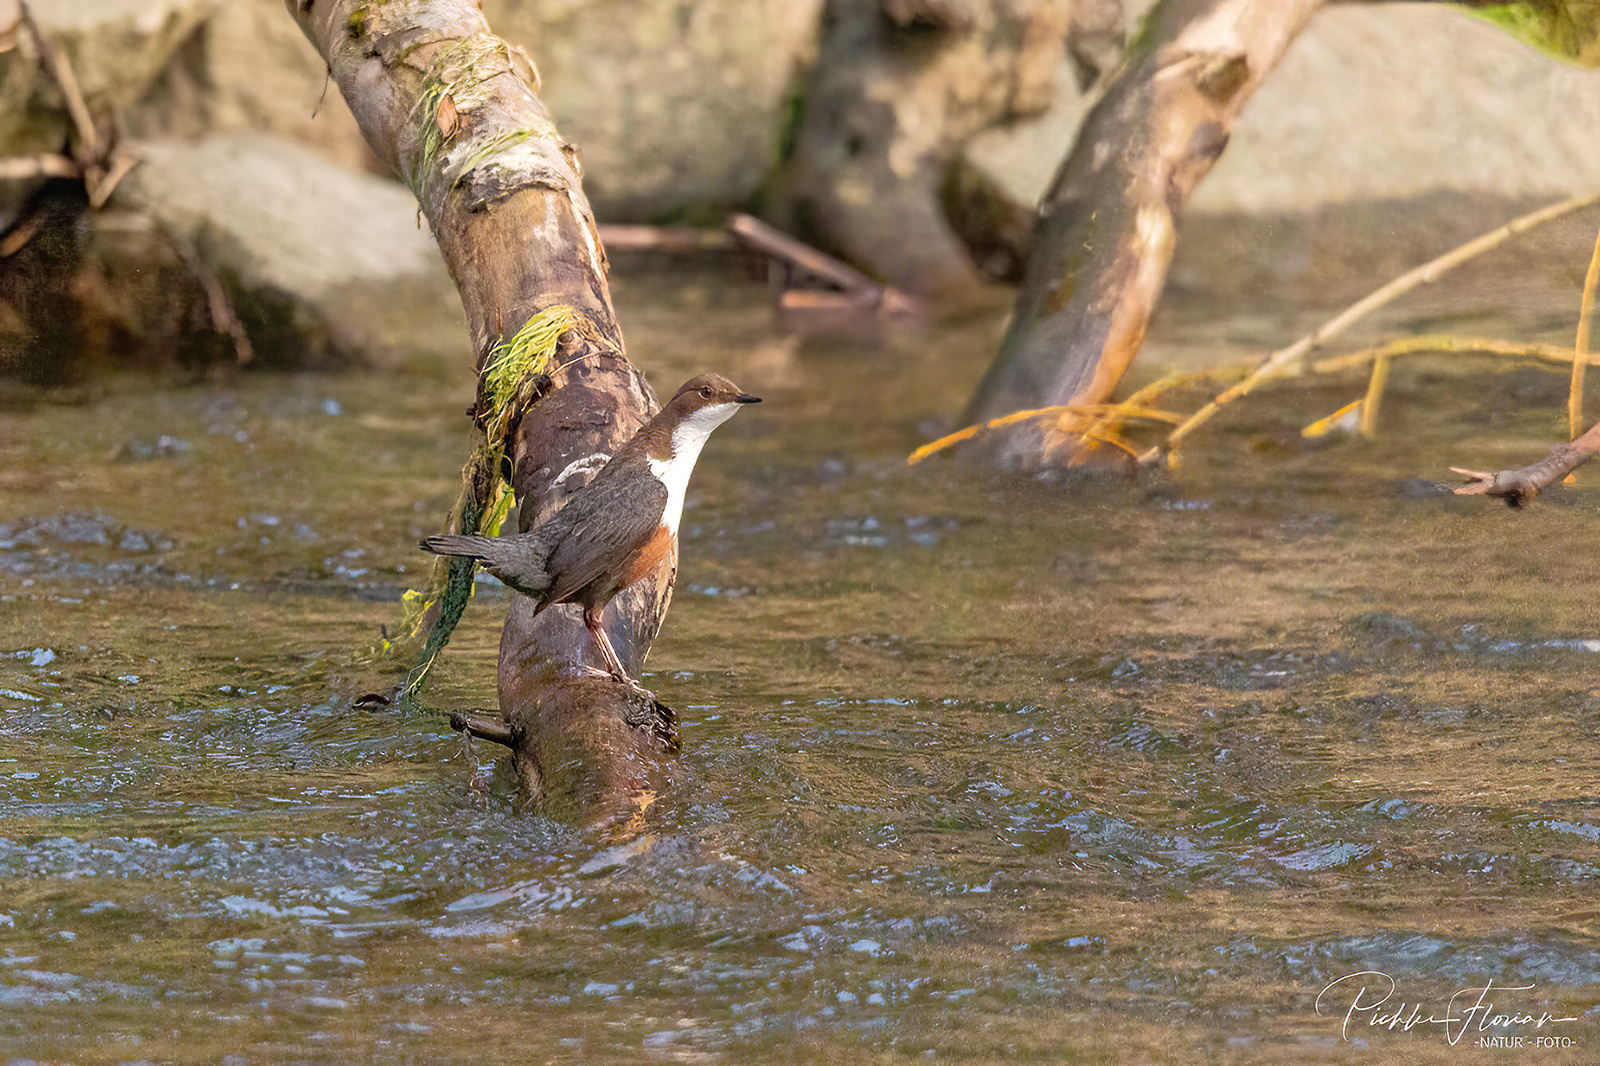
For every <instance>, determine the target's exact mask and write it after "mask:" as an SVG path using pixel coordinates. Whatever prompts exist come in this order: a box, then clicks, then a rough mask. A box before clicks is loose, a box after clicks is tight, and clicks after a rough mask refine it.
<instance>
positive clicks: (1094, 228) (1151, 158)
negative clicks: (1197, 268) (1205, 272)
mask: <svg viewBox="0 0 1600 1066" xmlns="http://www.w3.org/2000/svg"><path fill="white" fill-rule="evenodd" d="M1322 2H1323V0H1162V2H1161V3H1160V4H1159V5H1157V7H1156V9H1155V10H1154V11H1153V12H1152V13H1151V15H1150V18H1149V21H1148V22H1147V23H1146V27H1145V31H1144V33H1143V35H1142V37H1141V38H1140V39H1139V40H1138V41H1136V42H1135V43H1134V44H1133V46H1132V47H1131V49H1130V55H1129V57H1128V63H1127V65H1126V66H1125V67H1124V68H1123V69H1122V71H1121V73H1119V74H1118V75H1117V76H1116V77H1115V78H1114V79H1113V80H1112V82H1111V83H1110V85H1108V86H1107V89H1106V93H1105V95H1104V96H1103V97H1102V98H1101V100H1100V102H1099V103H1098V104H1097V105H1096V106H1095V108H1094V109H1093V110H1092V111H1091V112H1090V114H1089V116H1088V118H1087V119H1086V120H1085V122H1084V125H1083V128H1082V129H1081V130H1080V131H1079V133H1078V138H1077V141H1076V143H1075V144H1074V146H1073V149H1072V151H1071V153H1070V154H1069V155H1068V157H1067V159H1066V161H1065V162H1064V163H1063V164H1062V167H1061V169H1060V171H1059V172H1058V173H1057V175H1056V178H1055V181H1054V182H1053V184H1052V186H1051V189H1050V191H1049V193H1048V194H1047V195H1046V197H1045V199H1044V202H1043V204H1042V205H1041V207H1040V218H1039V221H1038V224H1037V226H1036V227H1035V232H1034V241H1033V249H1032V252H1031V254H1030V257H1029V261H1028V265H1027V270H1026V274H1025V277H1024V280H1023V287H1022V292H1021V294H1020V296H1019V298H1018V302H1017V309H1016V313H1015V314H1014V315H1013V317H1012V322H1011V327H1010V329H1009V331H1008V332H1007V335H1006V337H1005V340H1004V341H1003V342H1002V344H1001V348H1000V354H999V355H998V357H997V358H996V360H995V362H994V364H993V365H992V366H991V367H990V369H989V372H988V374H987V375H986V376H985V377H984V379H983V381H982V383H981V384H980V385H979V387H978V391H977V395H976V396H975V398H974V399H973V402H972V405H971V408H970V410H969V413H968V414H969V417H968V421H969V422H972V423H978V422H984V421H988V420H990V419H993V418H998V417H1001V416H1003V415H1006V414H1009V413H1011V412H1013V411H1019V410H1030V409H1037V408H1043V407H1054V406H1068V405H1079V406H1086V405H1092V404H1096V403H1103V402H1105V401H1107V400H1109V399H1110V397H1111V392H1112V390H1113V389H1114V388H1115V387H1116V384H1117V382H1118V381H1119V380H1120V379H1121V377H1122V374H1123V372H1124V371H1126V370H1127V368H1128V366H1129V365H1130V364H1131V363H1132V361H1133V359H1134V357H1135V356H1136V355H1137V354H1138V351H1139V348H1140V345H1141V344H1143V342H1144V334H1145V328H1146V325H1147V324H1148V322H1149V320H1150V315H1151V313H1152V312H1153V311H1154V309H1155V304H1156V300H1157V299H1158V298H1159V297H1160V295H1161V289H1162V287H1163V285H1164V284H1165V282H1166V276H1167V268H1168V266H1169V264H1170V263H1171V260H1172V252H1173V247H1174V244H1175V243H1176V240H1177V225H1178V219H1179V216H1180V214H1181V213H1182V210H1183V206H1184V204H1185V203H1186V202H1187V201H1188V199H1189V196H1190V194H1191V193H1192V192H1193V191H1194V189H1195V187H1196V186H1197V185H1198V184H1199V182H1200V179H1201V178H1202V177H1204V176H1205V174H1206V172H1207V171H1209V170H1210V169H1211V165H1212V163H1214V162H1215V161H1216V159H1217V157H1218V156H1219V155H1221V153H1222V150H1223V148H1224V147H1225V146H1226V145H1227V142H1228V135H1229V132H1230V130H1231V129H1232V126H1233V122H1234V119H1235V118H1236V117H1237V116H1238V114H1239V110H1240V108H1241V107H1242V106H1243V105H1244V102H1245V101H1246V100H1247V99H1248V98H1249V97H1250V94H1251V93H1252V92H1254V91H1255V89H1256V87H1257V86H1258V85H1260V84H1261V82H1262V80H1263V79H1264V78H1265V77H1266V76H1267V74H1268V73H1269V72H1270V71H1271V70H1272V68H1273V67H1274V66H1275V65H1276V64H1277V62H1278V60H1279V59H1280V58H1281V57H1282V56H1283V53H1284V51H1285V50H1286V49H1287V48H1288V46H1289V44H1290V42H1292V41H1293V40H1294V38H1295V36H1296V35H1297V34H1298V33H1299V32H1300V30H1301V29H1302V28H1303V27H1304V26H1305V24H1306V23H1307V21H1308V20H1309V19H1310V18H1311V16H1312V15H1313V14H1314V13H1315V12H1316V11H1317V9H1318V8H1320V7H1321V6H1322ZM992 439H993V440H994V441H995V442H996V443H995V444H994V445H993V448H994V450H995V455H994V458H995V459H996V460H997V461H998V462H999V463H1001V464H1002V465H1006V466H1012V467H1020V468H1036V467H1044V466H1053V465H1058V464H1061V463H1064V462H1072V461H1076V460H1080V459H1082V458H1083V455H1082V454H1081V453H1080V452H1079V450H1078V449H1079V445H1078V441H1077V438H1076V437H1075V436H1071V435H1063V434H1062V433H1060V432H1059V431H1058V430H1056V429H1055V428H1054V427H1053V426H1051V425H1048V424H1046V423H1044V422H1042V421H1040V420H1031V421H1029V422H1026V423H1019V424H1018V425H1017V426H1016V427H1015V428H1013V429H1012V430H1010V431H1009V432H1007V433H1004V434H996V435H995V437H994V438H992Z"/></svg>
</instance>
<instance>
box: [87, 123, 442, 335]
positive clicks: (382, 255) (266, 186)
mask: <svg viewBox="0 0 1600 1066" xmlns="http://www.w3.org/2000/svg"><path fill="white" fill-rule="evenodd" d="M140 152H141V154H142V155H143V157H144V162H143V164H142V165H141V166H140V167H138V168H137V169H136V170H135V171H134V172H133V173H132V174H131V175H130V176H129V177H128V178H127V179H126V180H125V181H124V182H123V183H122V186H121V187H120V188H119V189H118V191H117V197H116V203H117V206H119V207H121V208H124V209H127V210H132V211H135V212H137V213H139V214H141V215H144V216H147V217H149V218H151V219H154V220H155V222H156V224H157V225H158V226H159V227H160V228H161V229H162V230H164V231H165V232H166V233H167V234H169V235H170V236H171V237H172V238H174V239H175V240H176V241H177V242H178V243H179V245H180V246H182V247H186V248H188V249H192V251H193V255H194V257H195V259H196V260H197V261H198V265H199V266H200V268H201V269H202V270H205V271H207V272H209V273H211V274H213V275H214V276H215V277H216V278H217V279H218V280H219V281H221V283H222V285H223V288H224V290H225V291H226V292H227V294H228V296H229V298H230V300H231V302H232V304H233V309H234V311H235V312H236V314H237V315H238V316H239V318H240V319H241V321H242V322H243V323H244V325H245V326H246V328H247V330H248V332H249V335H250V338H251V343H252V345H253V346H254V347H255V349H256V356H257V359H258V360H259V361H260V362H262V363H264V364H266V365H293V366H328V365H336V364H342V363H348V362H358V363H361V362H366V363H372V362H378V363H381V362H392V361H394V360H396V359H400V358H404V357H406V356H409V355H421V354H427V353H435V352H439V351H449V350H459V351H460V352H461V353H462V362H463V364H470V362H471V352H470V346H469V344H468V341H467V335H466V328H465V325H464V323H463V322H462V317H461V308H460V301H459V299H458V297H457V295H456V291H455V286H454V285H453V283H452V282H451V280H450V277H449V274H448V272H447V271H446V270H445V267H444V262H443V260H442V259H441V258H440V256H439V249H438V247H437V245H435V244H434V241H433V238H432V236H431V235H430V234H429V233H428V232H427V229H426V228H425V227H424V226H423V223H422V222H421V220H420V218H419V217H418V214H417V207H416V201H415V199H414V198H413V197H412V195H411V193H410V192H409V191H408V190H406V189H405V188H404V187H403V186H401V185H399V184H396V183H395V182H391V181H387V180H385V179H382V178H378V177H374V176H372V175H369V174H360V173H355V172H353V171H350V170H346V169H345V168H343V167H340V166H338V165H336V164H334V163H331V162H329V161H328V160H326V159H324V158H322V157H320V156H318V155H317V154H315V153H313V152H312V151H310V150H309V149H306V148H303V147H301V146H298V145H295V144H293V143H291V142H288V141H285V140H283V139H281V138H279V137H275V136H272V135H270V134H248V133H241V134H231V135H225V136H216V137H210V138H207V139H205V140H203V141H199V142H196V143H193V144H183V143H165V144H161V143H151V144H145V145H141V146H140Z"/></svg>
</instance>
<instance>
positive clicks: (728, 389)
mask: <svg viewBox="0 0 1600 1066" xmlns="http://www.w3.org/2000/svg"><path fill="white" fill-rule="evenodd" d="M760 402H761V397H759V396H751V395H750V394H749V393H747V392H743V391H741V390H740V388H739V386H737V385H735V384H734V383H733V382H731V381H729V380H728V379H727V378H725V377H723V376H722V375H721V374H701V375H700V376H699V377H694V378H690V379H689V380H688V381H685V382H684V383H683V387H682V388H680V389H679V390H678V391H677V392H675V393H673V395H672V399H671V400H670V401H668V406H672V405H674V404H676V405H677V406H678V408H679V410H680V411H682V412H684V413H687V412H689V411H692V410H694V409H695V408H698V407H706V406H708V405H710V404H714V403H760Z"/></svg>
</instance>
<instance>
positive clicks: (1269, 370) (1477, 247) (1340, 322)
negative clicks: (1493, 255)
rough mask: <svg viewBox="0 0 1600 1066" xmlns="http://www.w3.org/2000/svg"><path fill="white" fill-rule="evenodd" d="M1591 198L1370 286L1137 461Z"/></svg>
mask: <svg viewBox="0 0 1600 1066" xmlns="http://www.w3.org/2000/svg"><path fill="white" fill-rule="evenodd" d="M1596 202H1600V194H1597V195H1593V196H1577V197H1573V198H1571V199H1569V200H1563V201H1561V202H1560V203H1558V204H1551V205H1550V206H1548V207H1543V208H1540V209H1539V210H1537V211H1531V212H1529V213H1528V214H1526V215H1521V216H1519V217H1517V218H1514V219H1512V220H1511V221H1510V222H1507V223H1506V224H1505V225H1503V226H1500V227H1498V228H1496V229H1493V230H1490V231H1489V232H1488V233H1485V234H1483V235H1481V236H1479V237H1475V238H1473V239H1472V240H1470V241H1468V242H1467V243H1465V244H1463V245H1461V246H1459V247H1457V248H1454V249H1452V250H1450V251H1448V252H1446V253H1445V254H1444V255H1441V256H1438V257H1436V258H1434V259H1431V260H1429V261H1428V262H1426V263H1424V264H1422V265H1421V266H1419V267H1417V268H1415V269H1413V270H1409V271H1407V272H1406V273H1404V274H1402V275H1400V276H1399V277H1398V278H1395V279H1394V280H1393V281H1390V282H1388V283H1387V284H1384V285H1380V286H1379V287H1378V288H1376V289H1374V290H1373V291H1372V292H1370V293H1368V294H1367V295H1366V296H1364V297H1363V298H1361V299H1360V300H1357V301H1356V302H1355V303H1353V304H1351V305H1350V306H1349V307H1347V308H1345V309H1344V310H1343V311H1341V312H1339V313H1338V314H1337V315H1334V316H1333V317H1332V318H1330V319H1328V321H1326V322H1324V323H1323V324H1322V325H1320V326H1318V327H1317V328H1316V329H1314V330H1312V331H1311V332H1310V333H1308V334H1306V335H1305V336H1304V337H1301V338H1300V339H1299V340H1297V341H1295V342H1294V343H1293V344H1291V345H1289V346H1288V347H1286V348H1280V349H1278V350H1277V351H1275V352H1273V353H1272V354H1271V355H1269V356H1267V357H1266V358H1265V359H1263V360H1262V361H1261V363H1260V364H1259V365H1258V366H1257V367H1256V368H1255V369H1254V370H1253V371H1251V372H1250V374H1249V376H1248V377H1246V378H1245V379H1244V380H1243V381H1241V382H1239V383H1238V384H1236V385H1234V386H1233V387H1232V388H1230V389H1228V390H1226V391H1224V392H1222V393H1221V394H1219V395H1218V396H1217V397H1216V398H1215V399H1213V400H1212V401H1211V402H1210V403H1208V404H1206V405H1205V406H1204V407H1202V408H1200V410H1198V411H1196V412H1195V413H1194V414H1192V415H1190V416H1189V417H1188V418H1187V419H1186V420H1184V422H1183V424H1182V425H1180V426H1178V427H1177V428H1176V429H1174V430H1173V431H1172V433H1171V434H1170V435H1169V436H1168V437H1167V439H1166V441H1164V442H1163V443H1162V444H1160V445H1157V446H1156V447H1154V448H1152V449H1150V450H1149V451H1147V452H1146V453H1145V454H1144V455H1142V456H1140V457H1139V458H1140V461H1141V462H1146V463H1149V462H1154V461H1156V460H1158V459H1160V458H1161V456H1162V455H1163V454H1164V453H1166V452H1170V451H1172V450H1173V449H1175V448H1176V447H1177V446H1178V443H1179V442H1180V441H1182V440H1183V438H1184V437H1187V436H1188V435H1189V434H1190V433H1192V432H1194V431H1195V430H1196V429H1198V428H1200V427H1201V426H1202V425H1204V424H1205V423H1207V422H1209V421H1210V420H1211V418H1212V417H1213V416H1214V415H1216V413H1217V412H1218V411H1220V410H1222V408H1224V407H1226V406H1227V405H1228V404H1229V403H1232V402H1233V401H1234V400H1237V399H1238V398H1239V397H1241V396H1243V395H1245V394H1246V393H1247V392H1249V391H1250V390H1251V389H1253V388H1255V387H1256V386H1257V385H1259V384H1260V383H1261V382H1262V381H1264V380H1266V379H1267V378H1269V377H1271V376H1273V375H1274V374H1276V373H1278V372H1279V371H1281V370H1282V369H1283V368H1284V367H1286V366H1288V365H1289V364H1291V363H1293V362H1294V361H1295V360H1297V359H1301V358H1303V357H1304V356H1305V355H1306V354H1307V353H1309V352H1310V351H1312V350H1313V349H1315V348H1317V347H1318V346H1319V345H1322V344H1324V343H1326V342H1327V341H1329V340H1331V339H1333V338H1334V337H1336V336H1338V335H1339V334H1340V333H1343V332H1344V331H1345V330H1346V329H1348V328H1349V327H1350V326H1351V325H1353V324H1354V323H1355V322H1357V321H1359V320H1361V319H1362V318H1364V317H1366V316H1367V315H1369V314H1371V313H1372V312H1373V311H1375V310H1377V309H1378V308H1380V307H1382V306H1383V305H1385V304H1387V303H1389V302H1391V301H1393V300H1394V299H1396V298H1397V297H1399V296H1402V295H1404V294H1405V293H1408V292H1410V291H1411V290H1412V289H1415V288H1417V287H1418V286H1420V285H1426V284H1428V283H1429V282H1431V281H1435V280H1437V279H1438V278H1439V276H1440V275H1442V274H1444V273H1445V272H1446V271H1448V270H1451V269H1453V268H1455V267H1457V266H1460V265H1461V264H1462V263H1465V262H1467V261H1468V260H1469V259H1472V258H1473V257H1475V256H1479V255H1482V254H1483V253H1484V252H1487V251H1489V250H1490V249H1491V248H1495V247H1497V246H1498V245H1500V244H1503V243H1505V242H1506V241H1507V240H1510V239H1511V238H1512V237H1514V236H1516V235H1517V234H1519V233H1523V232H1525V231H1527V230H1529V229H1532V228H1533V227H1535V226H1539V225H1542V224H1543V223H1545V222H1549V221H1550V220H1551V219H1554V218H1559V217H1561V216H1562V215H1565V214H1570V213H1571V212H1573V211H1576V210H1578V209H1579V208H1581V207H1587V206H1589V205H1590V204H1593V203H1596Z"/></svg>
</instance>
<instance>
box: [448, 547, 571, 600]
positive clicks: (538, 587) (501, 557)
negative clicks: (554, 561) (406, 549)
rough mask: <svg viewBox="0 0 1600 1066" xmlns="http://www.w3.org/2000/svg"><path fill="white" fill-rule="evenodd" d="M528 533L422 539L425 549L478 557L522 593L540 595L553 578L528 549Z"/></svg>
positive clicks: (480, 561) (471, 557)
mask: <svg viewBox="0 0 1600 1066" xmlns="http://www.w3.org/2000/svg"><path fill="white" fill-rule="evenodd" d="M528 539H529V538H527V537H526V536H517V537H480V536H475V535H471V534H465V533H441V534H437V535H435V536H431V537H427V538H425V539H424V540H423V541H422V544H421V547H422V550H423V551H430V552H433V553H434V554H435V555H459V556H463V557H465V558H468V559H476V560H477V561H478V562H479V563H480V564H482V566H483V568H484V569H485V570H487V571H489V573H491V574H493V575H494V576H495V577H497V578H499V579H500V580H501V581H503V582H505V583H506V584H507V585H509V586H511V587H512V588H514V589H516V590H517V591H518V592H523V593H526V594H527V595H529V596H533V597H536V598H537V597H538V596H540V595H541V594H543V593H544V592H545V591H546V590H547V589H548V588H549V587H550V577H549V575H548V574H546V573H545V572H544V570H543V569H542V568H541V567H540V566H538V565H537V564H536V563H535V561H534V558H533V556H532V555H531V554H530V552H529V551H528V547H527V541H528Z"/></svg>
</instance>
